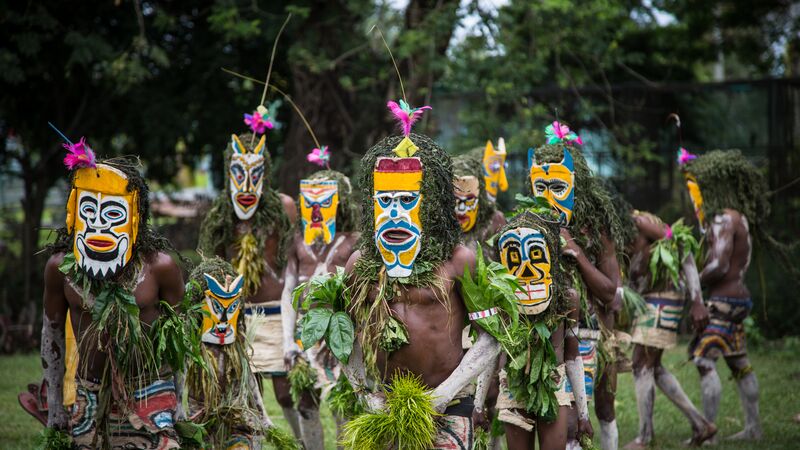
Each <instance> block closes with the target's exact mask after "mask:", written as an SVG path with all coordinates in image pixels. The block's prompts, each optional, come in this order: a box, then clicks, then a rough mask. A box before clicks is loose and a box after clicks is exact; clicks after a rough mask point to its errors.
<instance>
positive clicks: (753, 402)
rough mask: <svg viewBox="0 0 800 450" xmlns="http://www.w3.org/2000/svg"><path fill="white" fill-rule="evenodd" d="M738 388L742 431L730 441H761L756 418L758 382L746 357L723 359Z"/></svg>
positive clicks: (758, 422) (759, 426)
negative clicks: (742, 423) (742, 421)
mask: <svg viewBox="0 0 800 450" xmlns="http://www.w3.org/2000/svg"><path fill="white" fill-rule="evenodd" d="M725 362H726V363H728V367H729V368H730V369H731V372H732V373H733V378H734V379H735V380H736V384H737V386H738V387H739V398H740V399H741V402H742V409H743V410H744V430H742V431H740V432H738V433H736V434H734V435H733V436H731V437H730V438H731V439H761V435H762V431H761V422H760V420H759V417H758V380H757V379H756V374H755V373H753V367H752V366H751V365H750V361H749V360H748V359H747V356H735V357H730V358H725Z"/></svg>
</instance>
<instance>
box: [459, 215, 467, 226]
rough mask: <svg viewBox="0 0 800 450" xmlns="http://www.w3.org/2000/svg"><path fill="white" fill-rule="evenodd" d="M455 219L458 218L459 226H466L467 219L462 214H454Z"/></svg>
mask: <svg viewBox="0 0 800 450" xmlns="http://www.w3.org/2000/svg"><path fill="white" fill-rule="evenodd" d="M456 217H458V221H459V222H460V223H461V225H466V224H467V223H469V217H467V216H466V215H464V214H456Z"/></svg>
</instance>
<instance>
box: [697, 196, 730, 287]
mask: <svg viewBox="0 0 800 450" xmlns="http://www.w3.org/2000/svg"><path fill="white" fill-rule="evenodd" d="M733 225H734V224H733V216H732V215H731V214H730V213H727V212H725V213H722V214H718V215H716V216H714V220H713V222H712V223H711V226H710V227H709V244H710V247H709V249H708V254H707V255H706V264H705V267H703V270H702V271H701V272H700V283H701V284H702V285H703V286H708V285H710V284H714V282H715V281H718V280H720V279H721V278H722V277H724V276H725V275H726V274H727V273H728V270H729V269H730V266H731V255H732V254H733V237H734V234H735V230H734V226H733Z"/></svg>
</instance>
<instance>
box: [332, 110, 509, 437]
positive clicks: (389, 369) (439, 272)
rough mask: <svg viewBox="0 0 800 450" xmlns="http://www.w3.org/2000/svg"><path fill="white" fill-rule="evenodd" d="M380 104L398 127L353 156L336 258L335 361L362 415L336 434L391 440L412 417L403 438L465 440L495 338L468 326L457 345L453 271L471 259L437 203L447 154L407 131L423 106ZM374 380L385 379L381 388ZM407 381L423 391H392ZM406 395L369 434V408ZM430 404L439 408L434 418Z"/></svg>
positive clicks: (444, 199)
mask: <svg viewBox="0 0 800 450" xmlns="http://www.w3.org/2000/svg"><path fill="white" fill-rule="evenodd" d="M389 106H390V109H392V111H393V112H394V114H395V115H396V116H397V117H398V118H400V119H401V120H402V122H403V124H404V127H403V128H404V132H403V135H401V136H390V137H387V138H385V139H383V140H382V141H380V142H379V143H378V144H376V145H375V146H374V147H372V148H371V149H370V150H369V151H367V153H366V155H365V156H364V158H363V159H362V168H363V169H364V170H362V174H363V175H362V177H361V179H360V183H359V185H360V187H361V189H362V194H363V195H362V198H363V199H364V204H363V205H362V211H363V213H364V216H363V218H362V227H361V231H362V245H361V248H360V249H359V250H358V251H357V252H355V253H354V254H353V255H352V256H351V258H350V259H349V261H348V263H347V267H346V272H347V274H348V280H347V285H348V290H347V291H346V292H347V293H348V295H349V300H348V301H346V302H345V304H349V306H348V307H347V310H348V311H349V312H350V313H351V315H352V316H351V317H352V318H353V321H354V323H355V343H354V344H353V348H352V354H349V355H347V357H346V358H345V359H343V361H346V362H347V364H346V365H345V367H344V369H345V371H346V375H347V377H348V379H349V381H350V383H351V384H352V385H353V389H354V390H355V391H356V392H357V393H360V395H361V397H362V398H364V399H365V400H366V405H367V408H368V410H369V411H370V412H371V413H372V415H366V416H360V417H357V418H355V419H354V420H352V421H350V422H349V423H348V424H347V425H346V427H345V436H344V437H345V442H346V443H347V444H348V445H349V446H353V447H355V448H361V446H363V445H364V441H363V440H364V439H371V440H373V442H374V440H379V441H380V442H381V444H382V445H396V444H397V441H396V440H395V439H394V437H393V436H394V435H396V434H397V433H402V430H407V429H409V426H411V427H417V426H420V427H422V428H423V432H420V433H412V436H415V438H414V440H415V442H408V441H403V445H402V446H403V448H460V449H469V448H472V443H473V428H472V418H471V417H472V412H473V411H472V409H473V398H472V396H471V394H470V388H469V384H470V381H471V380H473V379H474V378H475V377H476V376H477V375H478V374H479V373H481V372H482V371H483V370H484V369H485V368H486V367H487V366H488V365H489V364H490V363H491V362H493V361H494V359H495V357H496V355H497V353H498V352H499V347H498V345H497V343H496V342H495V341H494V339H493V338H492V337H491V336H490V335H489V334H487V333H486V332H484V331H482V329H480V328H477V330H478V331H477V332H478V333H479V337H478V339H477V340H476V342H475V345H474V346H473V347H472V348H471V349H470V350H469V351H467V352H466V353H465V352H464V351H463V350H462V348H461V332H462V328H463V326H464V322H465V320H466V319H467V310H466V307H465V304H464V299H463V297H462V294H461V292H459V289H458V287H459V282H458V279H459V277H462V276H464V274H465V269H466V270H467V271H469V270H471V268H472V267H473V266H474V264H475V255H474V253H472V252H471V251H470V250H469V249H467V248H466V247H463V246H461V245H458V240H459V239H460V226H459V224H458V221H457V220H456V217H455V214H453V213H449V214H448V213H443V212H445V211H454V210H455V196H454V194H453V182H452V180H453V175H452V169H451V162H450V158H449V156H448V155H447V154H446V153H445V152H444V151H443V150H442V149H441V148H440V147H439V146H438V145H437V144H436V143H434V142H433V141H432V140H431V139H429V138H428V137H426V136H424V135H420V134H413V133H411V123H413V122H414V121H415V120H416V119H417V118H418V117H419V115H421V113H422V111H424V110H425V109H429V107H423V108H410V107H408V105H407V104H406V103H405V102H404V101H401V102H400V104H399V105H398V104H397V103H395V102H390V103H389ZM335 314H338V312H337V313H335ZM332 323H333V322H332ZM340 359H341V358H340ZM382 384H386V385H391V388H390V389H388V391H386V393H384V391H382V389H380V388H381V387H382V386H381V385H382ZM409 390H411V391H413V392H416V394H417V395H416V396H415V397H414V398H416V399H418V400H419V399H420V398H421V399H423V400H422V401H421V402H420V401H415V402H411V403H409V402H407V401H401V402H399V404H398V402H396V401H395V400H394V399H397V398H398V396H400V395H404V396H405V395H408V393H409ZM427 390H431V391H430V393H425V392H426V391H427ZM384 395H385V397H384ZM409 405H413V409H414V411H415V412H417V413H419V412H420V411H421V414H419V415H416V416H415V417H417V420H414V421H413V423H401V424H398V426H395V427H392V428H391V429H390V435H388V436H387V435H382V436H373V435H371V433H368V432H367V429H365V428H364V427H365V426H367V427H368V426H369V423H370V421H371V420H372V419H373V418H376V417H377V418H378V420H393V417H395V418H396V417H397V416H398V415H399V414H398V411H396V410H394V409H393V408H394V407H395V406H396V407H398V408H400V407H402V408H406V407H408V406H409ZM426 405H427V406H426ZM386 408H388V409H389V410H390V411H389V412H388V413H387V412H386ZM434 410H435V411H438V412H440V413H442V414H443V416H442V417H441V418H440V419H439V420H437V421H436V422H435V423H436V425H434V421H433V417H432V416H431V414H432V413H433V411H434ZM381 412H383V413H384V415H380V413H381ZM425 424H426V425H427V426H425V427H423V426H422V425H425Z"/></svg>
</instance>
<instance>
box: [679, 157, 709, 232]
mask: <svg viewBox="0 0 800 450" xmlns="http://www.w3.org/2000/svg"><path fill="white" fill-rule="evenodd" d="M683 175H684V177H685V178H686V187H687V188H688V189H689V199H690V200H691V201H692V206H693V207H694V215H695V216H696V217H697V221H698V222H699V227H700V231H701V232H703V231H705V229H704V227H705V220H706V213H705V212H703V194H702V193H701V192H700V184H698V183H697V178H695V176H694V175H692V174H691V173H689V172H684V173H683Z"/></svg>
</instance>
